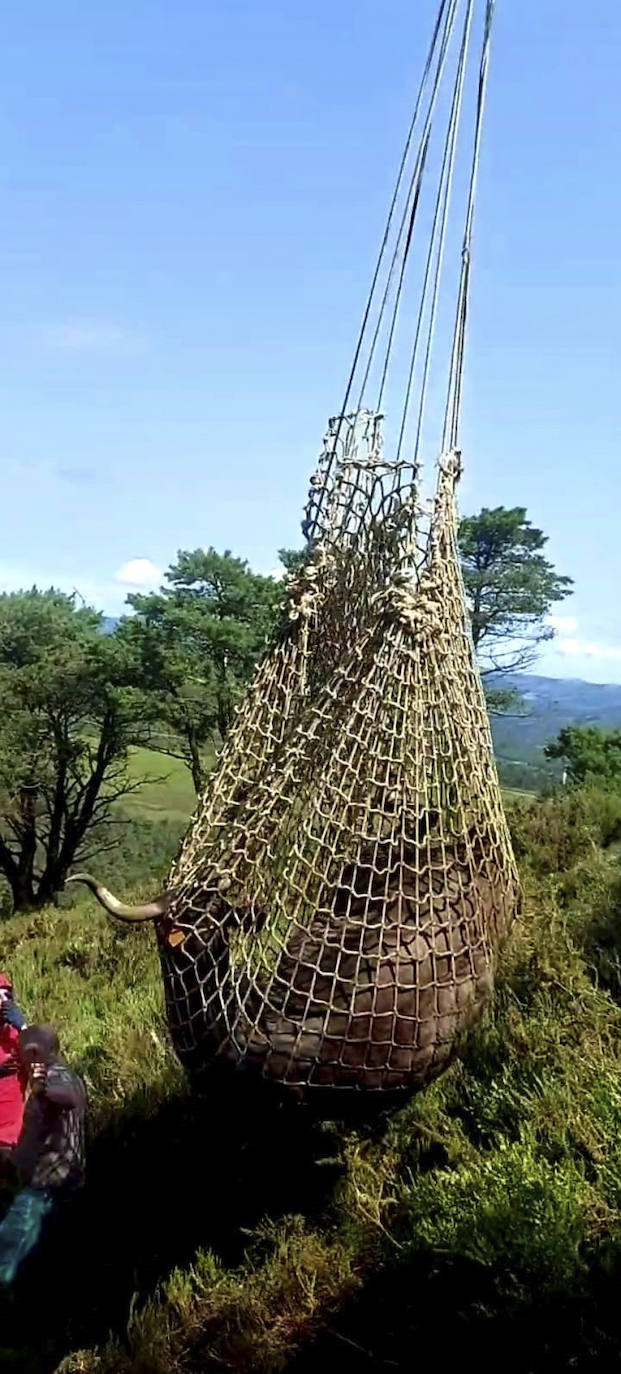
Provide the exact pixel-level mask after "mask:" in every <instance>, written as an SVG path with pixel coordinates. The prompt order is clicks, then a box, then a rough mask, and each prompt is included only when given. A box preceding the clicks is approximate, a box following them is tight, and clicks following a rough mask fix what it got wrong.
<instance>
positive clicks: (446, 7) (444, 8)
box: [307, 0, 457, 539]
mask: <svg viewBox="0 0 621 1374" xmlns="http://www.w3.org/2000/svg"><path fill="white" fill-rule="evenodd" d="M456 3H457V0H441V3H440V8H439V10H438V14H437V17H436V22H435V25H434V29H433V34H432V37H431V43H430V45H429V51H428V53H427V59H426V62H425V66H424V69H423V75H422V78H421V82H420V86H419V89H418V95H417V98H416V104H415V107H414V114H413V116H412V119H411V122H410V127H409V129H408V134H407V138H406V143H405V148H404V150H403V156H402V158H401V163H400V166H399V171H398V174H397V183H396V186H395V190H394V193H393V197H392V201H391V203H390V209H389V212H388V219H387V221H386V227H385V229H384V235H383V238H382V241H381V244H380V249H379V253H378V257H377V262H376V265H375V271H374V274H373V279H372V282H371V288H370V291H369V295H368V298H367V302H366V306H365V310H364V314H363V317H362V324H361V326H360V331H359V334H358V341H357V344H356V348H355V352H354V359H353V362H352V366H351V370H350V373H349V378H348V381H347V387H346V389H345V396H344V399H343V404H342V406H341V410H340V412H339V421H338V426H337V431H336V435H335V438H334V444H333V448H332V455H331V457H330V460H329V462H328V465H327V467H326V471H325V473H324V481H323V485H322V489H321V491H320V493H319V497H318V499H317V504H316V508H315V513H314V518H313V530H314V529H316V527H317V524H318V521H319V517H320V515H321V508H322V505H323V501H324V496H325V492H326V488H327V484H328V481H329V477H330V473H331V470H332V467H333V464H334V460H335V457H336V452H337V445H338V441H339V437H340V433H341V428H342V424H343V420H344V418H345V415H346V413H347V407H348V405H349V398H350V396H351V392H352V388H353V384H354V378H355V375H356V371H357V368H358V362H359V359H360V354H361V351H362V345H363V342H364V338H365V334H366V330H367V324H368V321H369V316H370V313H371V306H372V304H373V299H374V296H375V291H376V287H377V283H378V280H379V275H380V271H381V267H382V262H383V260H384V254H385V252H386V246H387V243H388V238H389V235H390V229H391V225H392V221H393V217H394V213H395V209H396V206H397V201H398V198H399V192H400V190H401V184H402V181H403V176H404V173H405V168H406V165H407V161H408V157H409V153H410V148H411V145H412V140H413V138H414V132H415V129H416V125H417V122H418V117H419V114H420V109H421V106H422V103H423V97H424V94H425V90H426V87H427V82H428V80H429V74H430V72H431V68H432V65H433V59H434V55H435V52H436V48H437V46H438V39H439V36H440V31H441V29H442V22H443V20H444V21H445V22H444V33H443V39H442V47H441V50H440V51H441V53H442V51H443V47H444V43H445V40H446V33H447V24H448V21H449V20H450V21H451V25H452V22H453V19H454V14H455V6H456ZM378 332H379V331H378ZM358 408H359V409H360V406H359V407H358ZM307 538H309V539H310V538H312V531H307Z"/></svg>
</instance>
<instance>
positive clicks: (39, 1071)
mask: <svg viewBox="0 0 621 1374" xmlns="http://www.w3.org/2000/svg"><path fill="white" fill-rule="evenodd" d="M46 1083H47V1069H46V1067H45V1064H33V1066H32V1069H31V1072H30V1086H31V1088H32V1091H33V1093H41V1092H43V1090H44V1088H45V1085H46Z"/></svg>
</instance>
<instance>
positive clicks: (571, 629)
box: [546, 615, 578, 635]
mask: <svg viewBox="0 0 621 1374" xmlns="http://www.w3.org/2000/svg"><path fill="white" fill-rule="evenodd" d="M546 625H549V627H550V629H551V630H554V632H555V634H559V635H575V633H576V631H577V629H578V621H577V620H576V617H575V615H547V616H546Z"/></svg>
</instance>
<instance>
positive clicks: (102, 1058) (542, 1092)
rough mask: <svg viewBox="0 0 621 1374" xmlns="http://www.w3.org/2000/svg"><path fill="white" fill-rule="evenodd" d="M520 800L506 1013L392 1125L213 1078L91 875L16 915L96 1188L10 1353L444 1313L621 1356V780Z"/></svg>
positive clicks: (503, 991) (306, 1352)
mask: <svg viewBox="0 0 621 1374" xmlns="http://www.w3.org/2000/svg"><path fill="white" fill-rule="evenodd" d="M511 817H512V825H513V829H514V834H515V840H516V845H517V849H518V853H519V855H520V860H521V863H522V867H523V872H524V878H525V888H526V910H525V915H524V917H523V919H522V921H521V922H520V924H519V927H518V928H517V929H516V931H515V934H514V937H513V939H512V941H511V945H510V947H509V949H508V950H507V951H506V954H505V956H504V958H503V962H502V968H501V974H500V979H499V986H498V992H497V997H496V1003H495V1007H494V1010H493V1013H492V1014H491V1015H490V1016H489V1017H488V1019H487V1020H486V1022H485V1024H484V1025H483V1026H482V1027H481V1028H480V1029H479V1030H478V1031H477V1032H476V1033H475V1034H474V1035H473V1036H472V1038H471V1040H470V1042H469V1046H468V1051H467V1054H466V1057H465V1059H464V1060H463V1061H462V1062H460V1063H458V1064H456V1065H455V1066H454V1067H453V1068H452V1069H451V1070H450V1071H449V1073H447V1074H446V1076H445V1077H444V1078H443V1079H442V1080H440V1082H439V1083H437V1084H436V1085H435V1086H434V1087H432V1088H431V1089H429V1090H428V1091H427V1092H425V1093H423V1094H420V1095H418V1096H417V1097H415V1098H414V1099H412V1101H411V1102H410V1103H409V1104H408V1105H406V1106H404V1107H403V1109H402V1110H401V1111H400V1112H398V1113H396V1114H395V1115H393V1116H392V1117H391V1118H390V1119H388V1120H387V1121H386V1122H384V1123H383V1127H381V1123H380V1124H379V1125H378V1123H377V1122H375V1123H374V1124H369V1125H368V1126H367V1127H366V1128H365V1127H364V1126H362V1125H359V1126H358V1128H357V1129H355V1130H353V1129H351V1128H350V1129H341V1128H339V1127H338V1126H336V1127H335V1128H334V1129H333V1130H332V1131H330V1130H327V1129H326V1128H325V1127H324V1128H320V1127H319V1126H317V1125H316V1124H313V1122H312V1121H311V1120H310V1119H307V1116H306V1113H305V1112H304V1111H303V1110H298V1109H295V1110H293V1109H291V1110H276V1109H274V1108H272V1107H271V1106H270V1104H269V1103H268V1102H267V1101H266V1100H265V1099H264V1098H263V1097H262V1096H261V1097H260V1098H259V1099H258V1100H257V1099H255V1098H253V1097H251V1096H250V1095H249V1093H248V1092H247V1091H246V1089H245V1087H244V1085H243V1082H242V1083H241V1084H240V1085H238V1086H237V1087H236V1091H235V1093H233V1088H232V1084H231V1082H228V1083H225V1084H223V1085H222V1086H221V1087H219V1088H218V1090H217V1091H216V1089H215V1088H214V1090H213V1092H212V1095H211V1096H210V1098H209V1100H208V1101H206V1102H205V1103H199V1102H196V1101H193V1100H192V1099H191V1098H190V1097H189V1096H188V1093H187V1090H186V1087H185V1083H184V1079H183V1076H182V1074H181V1072H180V1070H179V1068H178V1066H177V1064H176V1061H175V1059H174V1056H173V1054H172V1052H171V1049H170V1045H169V1041H168V1035H167V1030H166V1024H165V1019H164V1015H163V1006H162V996H161V987H160V979H159V972H158V964H157V957H156V953H155V948H154V941H153V936H152V934H151V933H149V932H146V931H144V930H142V931H141V930H131V929H130V930H126V929H124V928H122V927H118V926H116V925H113V924H112V923H111V922H109V921H107V920H106V918H105V916H104V915H103V914H102V913H100V912H99V910H98V909H95V908H94V906H93V904H92V902H91V901H90V900H89V899H88V897H86V896H85V897H81V898H80V900H79V901H78V903H77V904H76V905H75V906H74V907H73V908H71V909H67V910H54V911H47V912H43V913H41V914H39V915H36V916H34V917H25V916H22V917H15V918H12V919H10V920H8V921H6V922H4V923H3V925H2V926H1V927H0V960H1V962H2V964H3V965H7V964H8V966H9V967H10V968H11V970H12V972H13V974H14V977H15V980H16V983H17V986H18V989H19V992H20V997H21V999H22V1000H23V1002H24V1005H25V1007H26V1008H27V1011H28V1013H29V1014H30V1015H31V1016H37V1017H46V1018H50V1019H51V1020H53V1021H55V1022H56V1023H57V1024H58V1025H59V1027H60V1030H61V1033H62V1036H63V1041H64V1044H65V1048H66V1052H67V1056H68V1058H69V1059H70V1061H71V1062H72V1063H74V1064H75V1065H76V1067H77V1068H78V1069H79V1070H80V1071H81V1072H82V1073H83V1074H84V1076H85V1078H86V1081H87V1084H88V1089H89V1097H90V1146H89V1182H88V1188H87V1190H86V1194H85V1196H84V1197H83V1198H82V1199H81V1201H80V1203H79V1205H78V1206H77V1207H76V1209H75V1212H74V1213H73V1215H71V1216H70V1217H67V1218H66V1219H65V1221H64V1223H63V1225H62V1227H61V1228H60V1229H59V1231H58V1232H57V1234H56V1235H55V1236H50V1238H49V1241H48V1243H47V1245H46V1247H45V1248H44V1249H43V1250H42V1252H41V1253H40V1254H39V1255H38V1256H37V1257H36V1259H34V1260H33V1261H32V1262H31V1264H30V1266H29V1268H28V1270H26V1271H25V1272H24V1274H23V1277H22V1279H21V1280H20V1282H19V1284H18V1286H17V1288H16V1291H15V1297H14V1301H13V1303H7V1304H6V1306H5V1310H4V1311H3V1313H2V1323H1V1324H0V1356H1V1358H2V1361H3V1363H2V1367H3V1368H6V1369H7V1370H10V1371H11V1374H51V1371H53V1370H57V1371H58V1372H59V1374H164V1371H169V1372H170V1374H199V1371H206V1370H211V1369H213V1370H217V1369H232V1370H237V1371H250V1370H256V1371H265V1372H267V1371H276V1370H281V1371H288V1374H307V1372H308V1374H310V1371H314V1370H315V1369H317V1368H318V1367H321V1365H322V1363H326V1362H328V1363H329V1362H330V1361H331V1362H332V1365H333V1366H334V1365H335V1364H337V1365H338V1368H339V1369H340V1370H342V1371H354V1370H356V1371H358V1370H361V1369H362V1370H364V1369H373V1370H380V1369H390V1368H392V1369H395V1368H400V1369H404V1370H405V1369H407V1370H409V1369H410V1368H411V1367H412V1363H413V1360H414V1358H415V1355H416V1352H417V1351H420V1350H421V1348H422V1346H423V1343H424V1344H425V1345H426V1344H427V1342H428V1340H429V1336H430V1334H431V1335H432V1336H433V1338H434V1340H435V1341H436V1342H438V1350H437V1352H436V1356H435V1357H434V1358H436V1359H437V1361H438V1362H439V1367H443V1366H446V1367H450V1366H451V1364H452V1363H453V1361H454V1360H455V1361H457V1360H459V1361H460V1362H464V1361H465V1362H468V1361H476V1366H477V1369H478V1370H481V1369H483V1370H490V1371H491V1370H492V1369H494V1371H496V1370H497V1369H498V1368H499V1367H500V1368H502V1369H503V1370H506V1369H509V1370H515V1371H520V1374H527V1371H529V1372H530V1374H532V1372H533V1371H534V1372H535V1374H539V1371H542V1372H543V1371H544V1370H546V1371H548V1370H561V1369H567V1370H570V1369H572V1370H575V1369H581V1370H582V1369H584V1370H586V1369H591V1368H593V1369H594V1368H601V1367H602V1366H603V1364H604V1363H606V1362H608V1363H610V1362H613V1361H614V1362H616V1361H617V1360H618V1359H619V1356H621V1318H620V1317H619V1314H618V1313H619V1309H618V1297H617V1294H618V1282H619V1278H620V1277H621V1011H620V1008H619V999H620V998H621V979H620V974H619V971H620V969H621V963H620V958H619V955H620V952H621V951H620V950H619V945H620V942H621V937H619V934H618V918H619V914H620V911H621V869H620V866H619V859H618V846H619V840H620V839H621V805H620V804H619V803H618V802H617V801H615V800H614V799H613V800H610V799H607V798H605V797H598V796H597V795H596V794H595V795H584V796H582V797H575V798H574V797H564V798H562V799H561V800H559V801H548V802H545V803H535V804H533V803H521V802H519V801H516V802H515V803H514V805H513V806H512V808H511ZM380 1127H381V1129H380ZM331 1159H332V1162H330V1160H331ZM335 1161H336V1162H335ZM33 1295H34V1296H33ZM35 1314H36V1319H35Z"/></svg>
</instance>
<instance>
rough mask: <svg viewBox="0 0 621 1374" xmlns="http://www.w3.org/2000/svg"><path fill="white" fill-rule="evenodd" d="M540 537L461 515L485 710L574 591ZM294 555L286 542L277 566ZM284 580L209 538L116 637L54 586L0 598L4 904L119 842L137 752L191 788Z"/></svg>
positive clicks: (522, 515)
mask: <svg viewBox="0 0 621 1374" xmlns="http://www.w3.org/2000/svg"><path fill="white" fill-rule="evenodd" d="M545 542H546V540H545V536H544V535H543V534H542V532H541V531H540V530H536V529H534V528H533V527H532V526H531V525H530V522H529V521H528V520H527V519H526V512H525V510H524V509H523V508H521V507H518V508H515V509H513V510H505V509H504V508H502V507H500V508H498V509H496V510H487V509H484V510H482V511H481V512H480V514H479V515H478V516H471V517H468V518H467V519H466V520H464V521H463V522H462V526H461V530H460V551H461V561H462V571H463V576H464V581H465V586H466V591H467V594H468V597H469V601H470V607H471V613H472V627H473V638H474V642H475V646H476V650H477V654H478V656H479V661H480V665H481V670H482V672H483V675H484V676H487V675H491V674H494V684H495V686H494V692H493V693H490V699H491V705H492V706H493V708H494V709H496V710H499V709H504V708H505V707H506V706H507V704H508V703H510V702H511V700H512V694H511V693H502V692H500V693H499V692H498V689H497V687H496V683H497V675H498V673H499V672H501V673H502V672H507V673H509V672H515V671H516V669H519V668H524V667H525V666H528V665H529V664H530V663H531V662H532V661H533V658H534V656H535V654H536V652H537V650H538V647H539V645H540V644H541V642H542V640H544V639H546V638H547V637H549V634H550V631H549V630H548V629H547V628H546V624H545V618H546V615H547V613H548V612H549V610H550V607H551V606H552V605H553V604H554V603H555V602H556V601H559V600H561V599H562V598H563V597H565V596H567V595H568V594H569V592H570V590H571V581H570V579H569V578H566V577H561V576H559V575H558V574H557V573H556V572H555V570H554V568H553V567H552V565H551V564H550V563H549V562H548V561H547V560H546V559H545V557H544V553H543V549H544V546H545ZM301 558H302V555H301V554H300V553H299V552H296V551H287V550H283V551H282V552H281V554H280V559H281V563H282V565H283V573H285V574H287V575H288V576H293V575H295V570H296V568H297V567H299V564H300V560H301ZM287 590H288V582H287V576H285V577H284V580H280V579H278V578H275V577H271V576H269V577H266V576H262V575H260V574H257V573H255V572H253V571H252V570H251V568H250V567H249V565H248V563H247V562H245V561H244V560H243V559H240V558H236V557H234V556H233V555H232V554H231V553H230V552H225V553H223V554H220V553H217V552H216V551H215V550H214V549H212V548H210V549H206V550H203V549H198V550H195V551H194V552H191V551H188V552H181V553H179V555H178V557H177V561H176V563H175V564H174V565H173V566H172V567H171V568H170V569H169V571H168V572H167V573H166V576H165V584H164V586H163V587H162V588H161V589H160V590H159V591H158V592H154V593H151V594H149V595H134V596H131V597H129V598H128V614H127V615H126V616H124V617H123V619H122V620H121V621H120V622H119V624H118V626H117V627H116V628H115V630H114V632H113V633H112V634H104V633H103V630H104V628H105V623H104V616H103V614H102V613H100V612H98V611H96V610H93V609H91V608H88V607H84V606H80V605H78V603H77V600H76V598H75V597H71V596H66V595H64V594H63V593H61V592H58V591H56V590H53V589H52V590H49V591H40V590H38V589H37V588H33V589H31V590H30V591H24V592H17V593H12V594H4V595H1V596H0V696H1V700H2V703H3V709H2V715H1V717H0V875H2V876H3V878H4V880H5V883H6V885H7V890H8V892H9V894H10V906H11V907H12V909H13V910H14V911H19V910H25V909H32V908H39V907H43V906H45V905H46V904H48V903H49V902H51V901H54V900H55V898H56V896H57V894H58V893H59V892H60V891H61V890H62V888H63V886H64V883H65V881H66V878H67V876H68V874H69V872H70V870H71V868H72V867H73V866H74V865H75V864H76V863H77V862H79V863H80V865H84V864H86V863H88V862H89V861H90V860H91V859H93V858H94V857H96V856H97V857H99V856H101V855H102V854H103V853H105V852H106V851H107V850H110V849H112V848H115V849H116V848H117V847H118V839H119V827H120V825H121V823H122V807H123V803H124V802H125V801H126V799H127V797H128V796H129V795H130V794H131V793H132V792H135V791H136V790H138V789H139V788H140V786H141V780H140V779H139V778H138V779H137V778H136V777H135V776H132V773H131V771H130V770H129V769H128V760H129V757H130V752H131V750H132V749H133V748H136V747H139V746H142V747H147V748H149V749H151V750H155V751H157V752H158V753H159V754H162V755H168V756H170V757H172V758H176V759H180V760H182V761H183V763H184V764H185V765H186V766H187V768H188V769H189V771H190V774H191V776H192V780H193V783H194V788H195V790H196V792H197V793H200V792H201V790H202V789H203V787H204V784H205V778H206V775H207V772H208V770H209V767H210V766H211V764H212V762H213V757H214V751H215V749H216V748H217V747H218V746H219V745H220V743H221V742H222V740H223V739H224V738H225V736H226V733H227V731H228V729H229V726H230V724H231V721H232V718H233V714H234V710H235V706H236V704H237V702H238V701H239V699H240V696H241V694H242V692H243V690H244V688H245V686H246V684H247V682H248V680H249V678H250V676H251V674H252V672H253V670H254V667H255V665H256V663H257V661H258V660H259V659H260V658H261V656H262V655H263V654H264V653H265V651H266V649H267V648H268V646H269V645H270V643H271V642H272V641H273V639H274V636H275V634H276V633H277V630H278V626H279V624H280V623H281V620H282V616H283V607H284V603H285V599H286V596H287ZM514 785H515V784H514ZM531 786H532V783H531Z"/></svg>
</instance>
